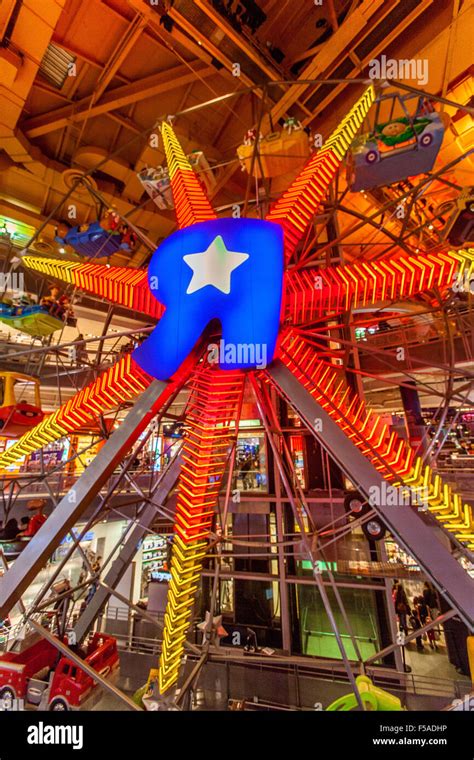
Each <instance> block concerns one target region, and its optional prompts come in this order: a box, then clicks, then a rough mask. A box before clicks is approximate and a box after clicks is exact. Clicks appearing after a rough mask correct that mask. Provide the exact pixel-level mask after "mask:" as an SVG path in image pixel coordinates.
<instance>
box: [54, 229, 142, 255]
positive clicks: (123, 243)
mask: <svg viewBox="0 0 474 760" xmlns="http://www.w3.org/2000/svg"><path fill="white" fill-rule="evenodd" d="M55 240H56V241H57V242H58V243H61V244H62V245H70V246H71V248H74V250H75V251H76V252H77V253H79V254H80V255H81V256H88V257H94V258H102V257H107V258H108V257H109V256H112V255H113V254H114V253H118V252H119V251H126V252H131V251H132V249H133V247H134V244H135V236H134V234H133V233H131V232H129V231H128V230H127V231H126V232H123V231H120V230H119V229H115V230H114V229H112V230H110V229H104V227H102V225H101V223H100V222H92V223H91V224H89V226H88V227H87V229H86V230H83V229H82V225H81V226H78V227H72V228H71V229H70V230H69V231H68V232H67V234H66V235H64V237H60V236H59V235H57V236H56V238H55Z"/></svg>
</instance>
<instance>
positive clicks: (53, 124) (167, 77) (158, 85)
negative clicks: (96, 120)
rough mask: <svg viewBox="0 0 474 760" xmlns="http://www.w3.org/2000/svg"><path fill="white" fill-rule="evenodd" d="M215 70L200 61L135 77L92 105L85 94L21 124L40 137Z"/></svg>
mask: <svg viewBox="0 0 474 760" xmlns="http://www.w3.org/2000/svg"><path fill="white" fill-rule="evenodd" d="M215 73H216V70H215V68H214V67H213V66H206V65H204V64H202V63H197V64H196V63H194V64H189V65H182V66H175V67H174V68H172V69H167V70H166V71H160V73H159V74H152V75H151V76H147V77H143V78H142V79H138V80H137V81H136V82H130V84H125V85H123V86H121V87H116V88H115V89H113V90H111V91H110V92H109V93H107V94H106V95H104V97H103V98H102V99H101V101H100V102H99V103H96V104H95V105H93V106H91V105H90V102H91V99H90V97H87V98H82V100H78V101H76V102H75V103H74V104H72V105H70V106H64V107H63V108H57V109H56V110H54V111H50V112H49V113H47V114H42V115H41V116H34V117H33V118H31V119H27V121H26V122H24V123H23V124H22V130H23V132H24V133H25V134H26V135H27V136H28V137H29V138H30V139H31V138H33V137H40V136H41V135H46V134H48V133H49V132H54V131H55V130H57V129H62V128H63V127H66V126H67V125H68V124H71V123H76V122H81V121H84V120H85V119H89V118H92V117H93V116H100V115H102V114H106V113H109V112H110V111H115V110H116V109H118V108H123V107H124V106H128V105H130V104H131V103H136V102H137V101H138V100H146V99H147V98H152V97H156V95H161V94H162V93H164V92H168V91H169V90H177V89H178V88H179V87H182V86H183V85H186V84H189V83H190V82H193V81H195V79H196V76H199V77H201V78H203V77H211V76H213V75H215Z"/></svg>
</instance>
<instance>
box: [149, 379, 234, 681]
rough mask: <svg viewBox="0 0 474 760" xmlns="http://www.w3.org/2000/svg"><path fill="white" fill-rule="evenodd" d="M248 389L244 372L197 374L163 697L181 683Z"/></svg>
mask: <svg viewBox="0 0 474 760" xmlns="http://www.w3.org/2000/svg"><path fill="white" fill-rule="evenodd" d="M243 387H244V373H243V372H239V371H234V372H233V371H222V370H217V369H210V368H206V369H204V370H200V371H196V373H195V375H194V377H193V380H192V383H191V394H190V398H189V404H188V413H187V416H186V423H187V425H188V429H187V433H186V437H185V438H184V443H183V454H182V455H183V464H182V466H181V473H180V477H179V484H178V488H179V494H178V503H177V507H176V522H175V538H174V542H173V554H172V560H171V576H172V579H171V582H170V589H169V592H168V602H167V607H166V613H165V626H164V632H163V648H162V652H161V657H160V671H159V686H160V692H161V693H164V692H165V691H168V690H169V689H170V688H171V687H172V686H173V685H174V684H175V683H176V680H177V678H178V671H179V667H180V664H181V657H182V654H183V649H184V641H185V638H186V631H187V629H188V627H189V623H190V618H191V611H192V606H193V604H194V595H195V592H196V590H197V587H198V585H199V579H200V573H201V569H202V563H203V559H204V556H205V553H206V547H207V538H208V535H209V530H210V528H211V524H212V521H213V517H214V509H215V505H216V502H217V499H218V496H219V490H220V486H221V481H222V477H223V475H224V471H225V467H226V464H227V460H228V456H229V452H230V447H231V445H232V443H233V441H234V440H235V437H236V434H237V421H238V417H239V413H240V407H241V403H242V394H243ZM231 423H235V424H234V425H231Z"/></svg>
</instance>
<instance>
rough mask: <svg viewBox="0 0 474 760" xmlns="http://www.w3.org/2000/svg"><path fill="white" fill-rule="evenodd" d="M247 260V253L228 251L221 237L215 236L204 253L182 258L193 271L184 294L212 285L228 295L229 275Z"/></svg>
mask: <svg viewBox="0 0 474 760" xmlns="http://www.w3.org/2000/svg"><path fill="white" fill-rule="evenodd" d="M248 258H249V254H248V253H239V252H238V251H228V250H227V248H226V246H225V243H224V241H223V239H222V237H221V236H220V235H217V237H215V238H214V240H213V241H212V243H211V244H210V246H209V248H207V250H206V251H202V252H201V253H190V254H188V255H187V256H183V260H184V261H185V262H186V264H187V265H188V266H189V267H191V269H192V270H193V276H192V278H191V282H190V283H189V285H188V289H187V291H186V293H187V294H188V295H189V294H190V293H195V292H196V290H201V288H204V287H205V286H206V285H213V287H215V288H217V290H220V291H221V292H222V293H230V275H231V274H232V272H233V271H234V269H237V267H239V266H240V265H241V264H243V263H244V261H246V260H247V259H248Z"/></svg>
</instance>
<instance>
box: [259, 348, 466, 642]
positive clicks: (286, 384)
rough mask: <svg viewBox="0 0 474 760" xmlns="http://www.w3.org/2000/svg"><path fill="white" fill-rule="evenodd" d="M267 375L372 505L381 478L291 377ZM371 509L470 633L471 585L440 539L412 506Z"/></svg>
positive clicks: (274, 370) (276, 367) (277, 366)
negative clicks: (456, 613) (421, 569)
mask: <svg viewBox="0 0 474 760" xmlns="http://www.w3.org/2000/svg"><path fill="white" fill-rule="evenodd" d="M268 374H269V376H270V377H271V379H272V380H273V381H274V383H275V384H276V385H277V387H278V388H279V389H280V391H281V393H282V394H283V395H284V396H285V397H286V399H287V400H288V402H289V403H290V404H291V406H292V407H293V408H294V409H295V410H296V411H297V412H298V414H299V415H300V417H301V419H302V420H303V421H304V422H305V424H306V425H307V427H308V429H309V430H310V431H311V432H312V433H313V435H314V436H315V437H316V438H317V440H318V441H319V443H320V444H321V446H322V447H323V448H324V449H325V450H326V451H327V452H328V453H329V454H330V456H331V457H332V458H333V459H334V461H335V462H336V463H337V464H338V465H339V467H340V468H341V470H342V471H343V472H344V473H345V474H346V475H347V477H348V478H350V480H351V481H352V482H353V483H354V484H355V485H356V486H357V488H358V489H359V490H360V492H361V493H362V494H363V495H364V496H365V498H367V499H369V497H371V503H372V501H373V493H374V492H375V493H379V494H383V493H384V492H385V490H384V485H383V484H384V482H385V481H384V479H383V477H382V476H381V475H380V473H379V472H378V471H377V470H376V469H375V467H374V466H373V464H372V463H371V462H370V461H369V460H368V459H366V458H365V456H364V455H363V454H362V453H361V452H360V451H359V449H358V448H357V446H356V445H355V444H354V443H353V442H352V441H351V440H350V439H349V438H348V437H347V436H346V435H345V433H344V432H343V431H342V430H341V429H340V427H339V426H338V425H337V423H336V422H335V421H334V420H333V419H332V418H331V417H330V416H329V414H328V413H327V412H326V411H325V409H323V407H322V406H321V404H319V403H318V402H317V401H316V400H315V399H314V398H313V397H312V396H311V394H310V393H309V392H308V391H307V390H306V389H305V388H304V387H303V386H302V385H301V383H300V382H299V381H298V380H297V379H296V378H295V377H294V376H293V375H292V374H291V372H290V371H289V370H288V369H287V368H286V367H285V366H284V365H283V364H282V363H281V362H280V361H276V362H275V363H274V364H273V365H272V366H271V367H270V369H269V370H268ZM320 429H321V430H320ZM374 486H375V487H376V488H374ZM372 489H373V490H372ZM373 506H374V509H375V511H376V512H377V513H378V514H379V515H380V517H381V518H382V519H383V521H384V523H385V524H386V525H387V527H388V529H389V530H390V532H391V533H392V534H393V535H394V537H395V538H396V540H397V542H398V543H399V544H400V545H401V546H402V547H403V548H404V549H405V550H406V551H407V552H408V553H409V554H411V555H412V556H413V557H414V558H415V559H416V561H417V562H418V563H419V565H420V567H422V568H423V570H424V572H425V573H426V575H427V576H428V577H429V578H430V579H431V580H432V582H433V583H434V584H435V586H436V587H437V588H438V590H439V592H440V593H441V594H442V595H443V596H444V597H445V598H446V600H447V601H448V603H449V604H450V605H451V606H452V607H453V608H454V609H455V610H457V612H458V613H459V616H460V617H461V618H462V620H463V621H464V622H465V624H466V625H467V627H468V628H469V630H470V631H471V632H473V631H474V582H473V581H472V579H471V578H470V577H469V576H468V574H467V573H466V571H465V570H464V569H463V568H462V567H461V565H460V564H459V562H458V561H457V560H456V559H455V558H454V557H453V555H452V554H451V553H450V552H449V550H448V549H447V548H446V547H445V546H444V545H443V544H442V543H441V542H440V541H439V540H438V538H437V536H436V533H435V531H434V530H433V529H432V527H431V526H430V525H429V524H427V523H426V522H424V521H423V520H422V518H421V517H420V515H419V514H418V513H417V512H416V511H415V510H414V509H413V508H412V507H406V506H395V507H394V506H390V505H387V504H384V503H383V501H382V500H381V499H377V502H376V503H375V504H374V505H373Z"/></svg>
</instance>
